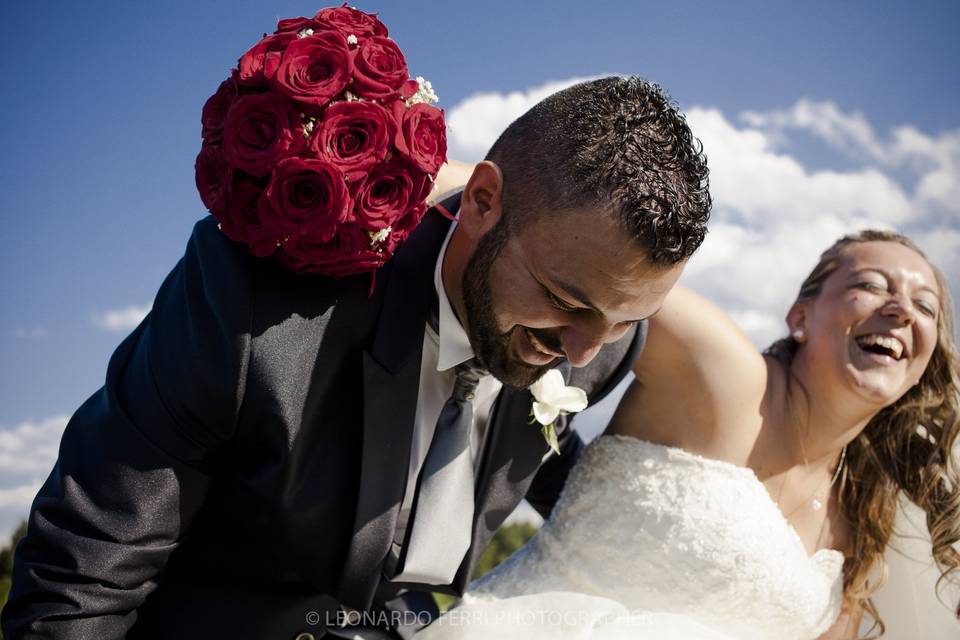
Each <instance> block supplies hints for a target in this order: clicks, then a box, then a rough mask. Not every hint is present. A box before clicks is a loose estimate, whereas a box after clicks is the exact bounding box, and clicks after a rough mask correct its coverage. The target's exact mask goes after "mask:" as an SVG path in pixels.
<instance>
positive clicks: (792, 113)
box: [740, 98, 886, 160]
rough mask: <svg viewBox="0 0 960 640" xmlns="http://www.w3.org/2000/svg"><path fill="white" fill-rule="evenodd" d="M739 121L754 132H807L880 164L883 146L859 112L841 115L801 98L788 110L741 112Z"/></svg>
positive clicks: (826, 104) (833, 107) (835, 109)
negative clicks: (860, 153) (796, 130)
mask: <svg viewBox="0 0 960 640" xmlns="http://www.w3.org/2000/svg"><path fill="white" fill-rule="evenodd" d="M740 119H741V120H742V121H743V122H745V123H746V124H747V125H749V126H750V127H751V128H754V129H761V130H764V129H766V130H768V131H771V132H782V131H783V130H785V129H801V130H808V131H810V132H811V133H813V134H814V135H816V136H818V137H819V138H821V139H823V140H824V141H826V142H828V143H829V144H831V145H833V146H834V147H836V148H838V149H841V150H845V151H853V150H857V151H860V152H864V153H866V154H868V155H869V156H871V157H873V158H874V159H877V160H884V159H885V157H886V156H885V153H884V148H883V145H882V144H881V143H880V141H879V140H878V139H877V136H876V134H875V133H874V131H873V127H872V126H871V125H870V123H869V122H868V121H867V118H866V117H865V116H864V115H863V114H862V113H859V112H856V113H844V112H843V111H841V110H840V108H839V107H838V106H837V105H835V104H834V103H832V102H816V101H813V100H809V99H807V98H801V99H800V100H798V101H797V103H796V104H794V105H793V107H791V108H789V109H782V110H775V111H766V112H758V111H745V112H744V113H742V114H740Z"/></svg>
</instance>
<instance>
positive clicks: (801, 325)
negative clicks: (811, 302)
mask: <svg viewBox="0 0 960 640" xmlns="http://www.w3.org/2000/svg"><path fill="white" fill-rule="evenodd" d="M787 327H788V328H789V329H790V336H791V337H792V338H793V339H794V340H796V341H797V342H805V341H806V339H807V308H806V306H804V305H803V304H801V303H796V304H794V305H793V306H792V307H790V311H788V312H787Z"/></svg>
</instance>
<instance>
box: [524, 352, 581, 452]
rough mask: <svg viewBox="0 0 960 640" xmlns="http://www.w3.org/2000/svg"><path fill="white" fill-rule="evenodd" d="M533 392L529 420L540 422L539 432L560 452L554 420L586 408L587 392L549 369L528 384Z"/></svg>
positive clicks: (552, 447) (554, 370)
mask: <svg viewBox="0 0 960 640" xmlns="http://www.w3.org/2000/svg"><path fill="white" fill-rule="evenodd" d="M530 393H532V394H533V399H534V401H533V407H532V408H531V409H530V416H531V418H532V419H531V420H530V422H534V421H536V422H539V423H540V425H541V426H540V433H542V434H543V439H544V440H546V441H547V444H549V445H550V448H551V449H553V450H554V451H555V452H556V453H557V455H559V454H560V443H559V441H558V440H557V428H556V420H557V418H558V417H559V416H561V415H566V414H567V413H570V412H571V411H572V412H577V411H583V410H584V409H586V408H587V394H586V392H585V391H584V390H583V389H581V388H580V387H573V386H569V387H568V386H567V385H566V384H564V382H563V375H562V374H561V373H560V372H559V371H557V370H556V369H551V370H550V371H547V372H546V373H545V374H543V377H542V378H540V379H539V380H537V381H536V382H534V383H533V385H531V386H530Z"/></svg>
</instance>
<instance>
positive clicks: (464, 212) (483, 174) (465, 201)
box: [458, 160, 503, 241]
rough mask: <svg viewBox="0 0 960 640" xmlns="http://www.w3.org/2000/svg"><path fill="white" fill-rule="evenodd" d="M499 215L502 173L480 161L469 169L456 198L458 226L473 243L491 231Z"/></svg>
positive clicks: (501, 199)
mask: <svg viewBox="0 0 960 640" xmlns="http://www.w3.org/2000/svg"><path fill="white" fill-rule="evenodd" d="M502 215H503V172H501V171H500V167H498V166H497V165H496V164H494V163H493V162H490V161H489V160H484V161H483V162H480V163H478V164H477V166H476V167H474V169H473V174H472V175H471V176H470V179H469V180H468V181H467V186H466V187H464V188H463V193H462V194H461V196H460V216H459V219H458V225H459V226H460V227H461V228H462V229H463V231H464V232H466V234H467V235H468V236H469V237H470V238H471V239H472V240H474V241H477V240H479V239H480V238H481V237H482V236H484V235H486V233H487V232H488V231H490V230H491V229H493V228H494V227H495V226H496V224H497V223H498V222H499V221H500V218H501V216H502Z"/></svg>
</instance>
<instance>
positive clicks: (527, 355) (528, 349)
mask: <svg viewBox="0 0 960 640" xmlns="http://www.w3.org/2000/svg"><path fill="white" fill-rule="evenodd" d="M518 328H519V329H520V331H518V332H517V338H518V340H517V352H518V355H519V356H520V359H521V360H523V361H524V362H526V363H527V364H531V365H534V366H543V365H546V364H550V363H551V362H553V361H554V360H555V359H557V358H563V357H564V355H563V353H560V352H559V350H555V349H551V348H550V347H548V346H547V345H545V344H544V342H543V340H542V339H541V338H539V337H537V335H536V334H535V333H534V332H533V330H531V329H528V328H527V327H523V326H521V327H518Z"/></svg>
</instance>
